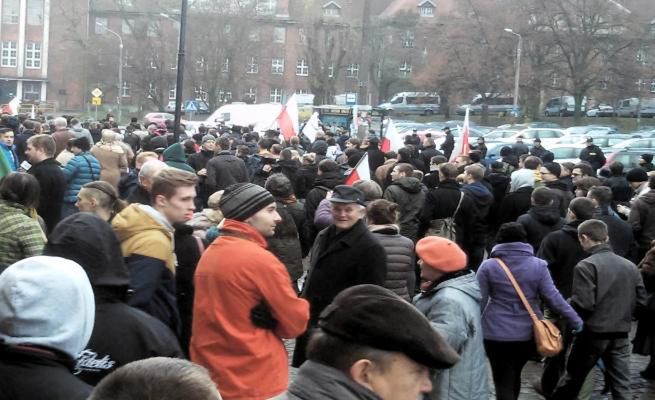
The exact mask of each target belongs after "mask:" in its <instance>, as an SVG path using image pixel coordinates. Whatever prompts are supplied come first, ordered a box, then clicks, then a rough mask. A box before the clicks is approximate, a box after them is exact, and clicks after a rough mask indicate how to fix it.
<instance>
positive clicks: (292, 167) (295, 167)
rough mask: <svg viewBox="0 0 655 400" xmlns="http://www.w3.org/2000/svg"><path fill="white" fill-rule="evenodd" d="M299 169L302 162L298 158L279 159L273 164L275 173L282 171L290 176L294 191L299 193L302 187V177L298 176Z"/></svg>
mask: <svg viewBox="0 0 655 400" xmlns="http://www.w3.org/2000/svg"><path fill="white" fill-rule="evenodd" d="M299 169H300V164H299V163H298V161H296V160H278V161H277V162H276V163H275V164H273V168H272V170H271V172H272V173H274V174H277V173H281V174H284V176H286V177H287V178H289V181H290V182H291V187H292V188H293V193H294V194H297V193H298V190H299V189H300V179H299V178H298V171H299Z"/></svg>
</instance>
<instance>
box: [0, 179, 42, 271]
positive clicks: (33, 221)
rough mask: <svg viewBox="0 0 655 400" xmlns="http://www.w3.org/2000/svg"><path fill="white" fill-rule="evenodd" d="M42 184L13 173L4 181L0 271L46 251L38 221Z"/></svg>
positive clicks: (0, 183) (0, 185)
mask: <svg viewBox="0 0 655 400" xmlns="http://www.w3.org/2000/svg"><path fill="white" fill-rule="evenodd" d="M39 192H40V188H39V182H38V181H37V180H36V178H34V177H33V176H32V175H29V174H27V173H23V172H12V173H10V174H9V175H7V176H5V177H4V178H3V179H2V180H1V181H0V272H2V271H4V269H5V268H7V267H8V266H10V265H11V264H13V263H15V262H17V261H20V260H22V259H24V258H28V257H32V256H38V255H40V254H41V252H42V251H43V245H44V244H45V234H44V233H43V230H41V226H40V225H39V222H38V221H37V216H36V211H35V209H36V207H37V205H38V202H39Z"/></svg>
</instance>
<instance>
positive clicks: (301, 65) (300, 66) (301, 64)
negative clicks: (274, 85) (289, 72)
mask: <svg viewBox="0 0 655 400" xmlns="http://www.w3.org/2000/svg"><path fill="white" fill-rule="evenodd" d="M296 75H298V76H309V64H308V63H307V60H305V59H301V60H298V63H297V64H296Z"/></svg>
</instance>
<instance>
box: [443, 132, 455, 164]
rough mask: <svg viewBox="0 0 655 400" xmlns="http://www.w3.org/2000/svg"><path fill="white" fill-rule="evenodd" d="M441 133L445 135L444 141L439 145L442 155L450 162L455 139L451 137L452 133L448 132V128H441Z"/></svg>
mask: <svg viewBox="0 0 655 400" xmlns="http://www.w3.org/2000/svg"><path fill="white" fill-rule="evenodd" d="M443 132H444V133H445V134H446V139H445V140H444V142H443V143H442V144H441V150H443V155H444V156H446V158H447V159H449V160H450V155H451V154H452V153H453V150H454V149H455V137H454V136H453V134H452V132H450V128H449V127H445V128H443Z"/></svg>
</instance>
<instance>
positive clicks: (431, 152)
mask: <svg viewBox="0 0 655 400" xmlns="http://www.w3.org/2000/svg"><path fill="white" fill-rule="evenodd" d="M442 155H443V153H442V152H440V151H439V150H437V148H436V147H435V146H430V147H426V148H424V149H423V150H422V151H421V155H420V158H421V161H423V165H424V167H425V169H424V170H423V172H425V173H426V174H427V173H428V172H430V163H431V160H432V157H435V156H442Z"/></svg>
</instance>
